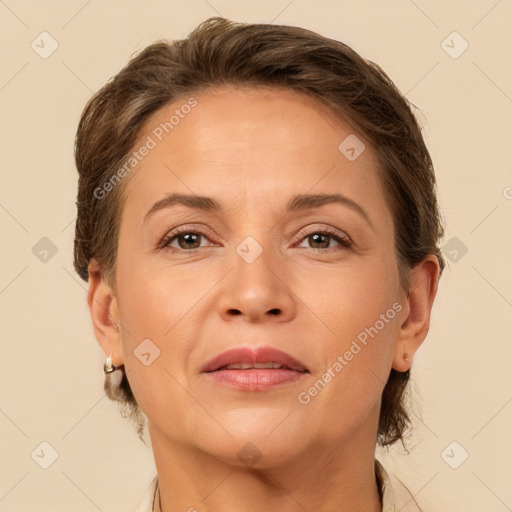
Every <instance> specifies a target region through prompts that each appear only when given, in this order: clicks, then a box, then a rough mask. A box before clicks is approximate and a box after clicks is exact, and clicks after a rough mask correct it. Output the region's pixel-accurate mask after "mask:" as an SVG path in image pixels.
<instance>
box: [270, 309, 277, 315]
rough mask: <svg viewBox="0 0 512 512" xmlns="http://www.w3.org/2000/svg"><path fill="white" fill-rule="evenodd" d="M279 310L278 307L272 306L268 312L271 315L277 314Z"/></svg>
mask: <svg viewBox="0 0 512 512" xmlns="http://www.w3.org/2000/svg"><path fill="white" fill-rule="evenodd" d="M279 312H280V310H279V309H277V308H274V309H271V310H269V313H270V314H271V315H278V314H279Z"/></svg>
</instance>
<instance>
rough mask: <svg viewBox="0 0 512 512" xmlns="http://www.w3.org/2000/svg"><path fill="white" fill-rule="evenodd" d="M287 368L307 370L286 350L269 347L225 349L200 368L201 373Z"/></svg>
mask: <svg viewBox="0 0 512 512" xmlns="http://www.w3.org/2000/svg"><path fill="white" fill-rule="evenodd" d="M224 370H227V371H237V370H238V371H251V370H266V371H278V370H289V371H294V372H298V373H308V372H309V370H308V369H307V368H306V366H305V365H303V364H302V363H301V362H300V361H298V360H297V359H295V358H294V357H292V356H291V355H290V354H287V353H286V352H282V351H281V350H277V349H275V348H271V347H261V348H257V349H254V350H253V349H249V348H246V347H240V348H234V349H231V350H227V351H226V352H223V353H222V354H220V355H218V356H216V357H214V358H213V359H212V360H211V361H209V362H208V363H207V364H206V365H205V366H204V367H203V369H202V372H203V373H211V372H216V371H224Z"/></svg>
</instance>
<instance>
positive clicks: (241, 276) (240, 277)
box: [218, 247, 297, 323]
mask: <svg viewBox="0 0 512 512" xmlns="http://www.w3.org/2000/svg"><path fill="white" fill-rule="evenodd" d="M240 254H243V253H242V252H241V253H240ZM230 263H231V265H232V270H231V271H230V272H229V274H228V275H227V276H226V279H224V280H223V281H222V283H223V284H222V291H221V295H220V297H219V299H220V300H219V301H218V307H219V313H220V315H221V316H222V317H223V319H224V320H228V321H233V320H236V321H241V322H243V321H247V322H252V323H262V322H268V321H272V322H286V321H290V320H291V319H292V318H293V317H294V316H295V314H296V307H297V303H296V297H295V295H294V293H293V291H292V283H290V282H289V281H290V273H289V272H287V271H286V268H285V266H284V261H283V259H282V258H281V257H280V256H279V254H276V251H275V250H273V249H272V248H270V247H267V248H265V249H263V251H262V252H261V254H259V256H257V257H256V259H254V261H251V260H250V259H244V257H242V256H240V255H239V254H238V253H236V252H235V254H234V256H233V258H232V259H231V261H230Z"/></svg>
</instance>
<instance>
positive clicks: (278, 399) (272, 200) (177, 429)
mask: <svg viewBox="0 0 512 512" xmlns="http://www.w3.org/2000/svg"><path fill="white" fill-rule="evenodd" d="M195 98H196V99H197V101H198V105H197V106H196V107H195V108H194V109H192V111H191V112H190V113H189V114H188V115H187V116H185V117H184V119H181V120H180V122H179V124H178V125H177V126H175V127H174V129H173V130H172V132H171V133H170V134H169V135H167V136H166V137H165V138H164V139H163V140H162V141H161V142H159V143H158V145H157V146H156V147H155V148H154V149H152V150H151V151H150V152H149V154H148V155H147V156H146V157H145V158H144V159H143V160H142V162H141V163H140V164H139V165H138V166H137V168H136V170H134V171H133V172H132V174H131V175H130V176H129V178H127V180H128V181H127V183H125V185H126V189H125V191H124V192H125V194H126V198H127V201H126V203H125V206H124V210H123V212H122V218H121V229H120V237H119V246H118V260H117V269H116V285H117V290H116V294H114V292H113V290H111V289H110V288H109V286H108V285H107V284H106V282H104V281H103V280H102V279H101V275H100V272H99V266H98V264H97V262H96V261H95V260H92V261H91V264H90V267H89V270H90V289H89V306H90V310H91V316H92V320H93V324H94V330H95V335H96V337H97V339H98V342H99V343H100V345H101V347H102V349H103V350H104V352H105V354H106V355H110V354H112V353H113V354H114V356H113V362H114V364H116V365H118V364H124V365H125V371H127V375H128V379H129V381H130V384H131V387H132V390H133V392H134V394H135V397H136V398H137V401H138V403H139V405H140V408H141V409H142V410H143V412H144V413H145V414H146V416H147V419H148V429H149V434H150V437H151V442H152V448H153V452H154V457H155V464H156V468H157V471H158V476H159V482H160V493H161V504H162V510H163V511H164V512H172V511H179V510H194V508H195V509H197V510H200V511H208V512H213V511H216V512H220V511H222V512H231V511H233V512H234V511H238V512H239V511H241V510H243V511H246V512H253V511H259V512H261V511H268V510H282V511H285V512H292V511H293V512H295V511H303V510H310V511H312V510H314V511H316V512H327V511H334V510H336V511H340V510H343V511H352V512H359V511H365V512H369V511H372V512H377V511H379V510H380V507H381V505H380V501H379V496H378V489H377V485H376V481H375V475H374V468H373V460H374V451H375V444H376V434H377V426H378V417H379V410H380V402H381V394H382V390H383V387H384V385H385V382H386V380H387V378H388V375H389V372H390V370H391V368H394V369H396V370H398V371H406V370H407V369H408V368H409V367H410V365H411V362H412V359H413V355H414V353H415V352H416V350H417V349H418V348H419V346H420V345H421V343H422V342H423V340H424V338H425V336H426V334H427V332H428V328H429V321H430V313H431V308H432V304H433V301H434V298H435V294H436V291H437V281H438V277H439V266H438V263H437V260H436V258H435V257H434V256H431V255H429V256H427V257H426V258H425V259H424V260H423V261H422V262H421V263H420V264H418V265H417V267H416V268H415V269H413V271H412V272H411V285H410V290H409V293H408V291H407V290H403V289H402V288H401V286H400V282H399V274H398V268H397V261H396V254H395V247H394V237H393V230H394V228H393V218H392V214H391V212H390V209H389V207H388V205H387V204H386V201H385V196H384V193H383V188H382V186H381V183H380V180H379V178H378V174H377V160H376V156H375V152H374V150H373V148H372V147H371V146H370V144H369V142H368V141H367V140H365V139H364V137H363V136H362V135H361V134H359V133H358V132H357V131H355V130H354V129H353V128H352V127H351V126H350V125H349V124H347V123H346V122H345V121H343V120H340V119H339V118H337V117H335V116H334V114H333V113H332V112H331V111H330V110H329V109H328V108H326V107H325V106H324V105H322V104H320V103H319V102H318V101H317V100H313V99H311V98H306V97H304V96H302V95H300V94H298V93H296V92H293V91H290V90H278V89H263V88H257V89H256V88H253V89H241V88H234V87H231V86H229V87H228V86H223V87H219V88H217V89H210V90H208V91H206V92H203V93H201V94H198V95H196V96H195ZM185 101H186V99H185V100H180V101H176V102H174V103H172V104H170V105H167V106H165V107H163V108H162V109H160V110H159V111H158V112H156V113H155V114H154V115H153V117H152V118H151V119H150V120H149V122H148V123H147V124H146V126H145V127H144V129H143V130H142V131H141V134H140V141H144V140H146V137H147V136H148V135H149V134H151V132H152V130H153V129H154V128H155V127H156V126H158V124H159V123H160V122H163V121H165V120H168V119H169V117H170V116H171V115H172V114H173V112H174V110H175V109H176V108H179V107H180V106H181V105H183V104H184V103H185ZM354 133H355V134H356V135H357V137H358V138H359V139H360V140H361V141H363V142H364V144H365V145H366V149H365V151H364V152H363V153H362V154H361V155H360V156H359V157H358V158H357V159H356V160H354V161H349V160H348V159H347V158H346V157H345V156H344V155H343V154H342V153H341V152H340V151H339V150H338V145H339V144H340V142H341V141H343V140H344V139H345V137H346V136H347V135H349V134H354ZM137 147H138V146H137ZM175 192H177V193H183V194H196V195H201V196H209V197H212V198H214V199H216V200H217V201H218V202H219V203H221V205H222V207H223V211H222V212H216V213H212V212H204V211H200V210H193V209H190V208H187V207H186V206H182V205H175V206H172V207H169V208H166V209H162V210H159V211H157V212H155V213H154V214H153V215H150V216H149V217H148V218H147V219H146V220H144V218H145V215H146V213H147V212H148V210H150V208H151V207H152V205H153V204H154V203H155V202H156V201H158V200H160V199H162V198H163V197H164V196H165V195H167V194H170V193H175ZM307 193H315V194H317V193H318V194H321V193H327V194H332V193H339V194H342V195H344V196H346V197H349V198H350V199H352V200H353V201H355V202H357V203H358V204H359V205H360V206H361V208H363V209H364V210H365V211H366V213H367V215H368V218H369V221H370V223H371V224H370V223H369V222H367V221H366V220H365V219H364V217H363V216H362V215H360V214H359V213H357V212H356V211H354V210H353V209H351V208H349V207H348V206H346V205H341V204H334V203H333V204H326V205H323V206H321V207H317V208H312V209H309V210H307V211H302V212H293V213H289V214H286V205H287V203H288V201H289V200H290V198H291V197H292V196H294V195H296V194H307ZM178 226H186V227H187V228H188V227H189V228H190V229H188V231H187V232H188V233H190V232H192V233H198V231H197V230H198V229H199V230H204V233H205V236H203V237H201V238H199V239H198V240H197V241H196V242H190V241H188V245H187V241H186V240H185V241H184V240H183V236H182V237H181V238H180V237H179V238H178V239H174V241H173V242H171V245H172V247H171V248H159V244H160V243H161V241H162V240H163V239H164V238H165V237H166V235H168V234H169V233H171V231H172V230H173V229H174V228H176V227H178ZM327 227H331V228H334V229H335V230H336V233H338V234H340V235H342V236H343V234H345V235H344V236H348V237H349V238H350V240H351V241H352V246H351V247H350V248H346V247H344V246H343V245H341V244H340V243H339V242H337V241H336V240H335V239H332V238H329V237H328V236H327V237H326V238H324V239H321V240H320V241H315V240H314V239H313V238H312V236H311V235H313V234H315V233H323V232H324V230H325V228H327ZM247 236H251V237H253V238H254V239H255V240H256V241H257V242H258V244H259V245H260V246H261V248H262V250H263V252H262V253H261V254H260V255H259V257H257V258H256V260H255V261H254V262H252V263H247V262H246V261H245V260H244V259H243V258H242V257H240V256H239V254H238V253H237V252H236V248H237V246H239V244H240V243H241V242H242V241H243V240H244V239H245V238H246V237H247ZM180 244H181V245H180ZM194 248H195V251H194V250H192V249H194ZM172 249H174V250H175V251H176V252H172ZM187 251H189V252H187ZM394 303H398V304H400V306H401V311H399V312H398V313H397V314H396V316H394V318H393V319H391V320H389V322H388V323H386V324H385V327H384V328H382V329H381V330H380V331H379V332H378V334H377V335H376V336H375V337H374V338H370V339H369V341H368V343H367V345H366V346H364V347H363V348H362V350H360V352H358V353H357V355H354V357H353V359H352V360H351V361H349V362H348V364H347V365H346V366H345V367H344V368H343V370H342V371H341V372H339V373H336V376H335V377H333V378H332V379H331V381H330V382H329V383H328V384H327V385H326V386H325V387H324V388H323V389H322V390H321V392H319V393H317V395H316V396H314V397H312V398H311V400H310V401H309V403H307V404H303V403H300V402H299V400H298V394H299V393H300V392H303V391H307V390H308V388H310V387H311V386H312V384H313V383H314V382H315V381H317V380H318V379H319V378H321V376H322V375H323V374H324V373H325V371H326V369H327V368H329V367H332V365H333V363H334V362H335V361H336V360H337V358H338V356H340V355H342V356H343V354H344V353H345V352H346V351H347V350H348V349H349V348H350V346H351V343H352V342H353V340H356V339H357V336H358V334H360V333H361V332H362V331H364V329H365V328H368V327H370V326H373V325H375V323H376V321H377V320H378V319H379V318H380V315H381V314H385V313H386V311H387V310H389V309H390V308H391V307H392V305H393V304H394ZM271 311H273V313H272V312H271ZM235 313H237V314H235ZM147 338H149V339H150V340H151V341H152V343H154V345H156V346H157V347H158V349H159V350H160V355H159V357H157V358H156V359H155V360H154V361H153V362H152V363H151V364H150V365H149V366H145V365H144V364H142V363H141V362H140V361H139V359H138V358H137V357H136V356H135V354H134V350H135V349H136V348H137V346H138V345H139V344H140V343H141V342H142V340H145V339H147ZM261 345H269V346H272V347H275V348H277V349H279V350H282V351H285V352H287V353H289V354H291V355H292V356H293V357H295V358H296V359H298V360H300V361H301V362H303V363H304V364H305V365H306V366H307V368H308V369H309V373H308V374H306V375H305V376H304V377H302V378H301V380H299V381H297V382H294V383H287V384H284V385H281V386H279V387H277V388H274V389H271V390H268V391H263V392H247V391H240V390H233V389H228V388H225V387H222V386H220V385H218V384H214V383H212V382H211V380H209V379H208V378H207V377H206V376H205V375H204V374H202V373H201V367H202V366H203V365H204V364H205V363H206V362H207V361H209V360H210V359H211V358H213V357H214V356H217V355H218V354H220V353H221V352H224V351H225V350H227V349H229V348H233V347H235V346H246V347H256V346H261ZM404 354H408V355H409V358H408V359H409V360H408V361H407V360H405V359H404ZM247 443H252V444H253V445H254V446H255V447H256V448H257V451H258V453H260V454H261V458H260V460H259V461H258V462H257V463H256V464H254V465H253V466H252V467H251V466H249V465H248V464H247V463H245V462H244V460H242V458H240V457H239V456H238V454H239V452H240V450H241V449H244V450H247V448H244V446H246V444H247ZM242 453H243V452H242ZM191 507H194V508H191Z"/></svg>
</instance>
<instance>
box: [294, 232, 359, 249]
mask: <svg viewBox="0 0 512 512" xmlns="http://www.w3.org/2000/svg"><path fill="white" fill-rule="evenodd" d="M302 240H305V241H307V243H308V247H306V248H309V249H334V250H337V247H335V246H334V247H333V246H332V245H331V242H332V241H333V240H334V241H335V242H336V243H338V244H339V245H341V246H342V247H343V248H346V249H348V248H349V247H350V246H351V245H352V242H351V240H350V239H349V238H348V237H344V236H342V235H340V234H338V233H335V232H333V231H329V230H327V231H315V232H313V233H310V234H309V235H306V236H305V237H303V238H302ZM338 249H339V246H338Z"/></svg>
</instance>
